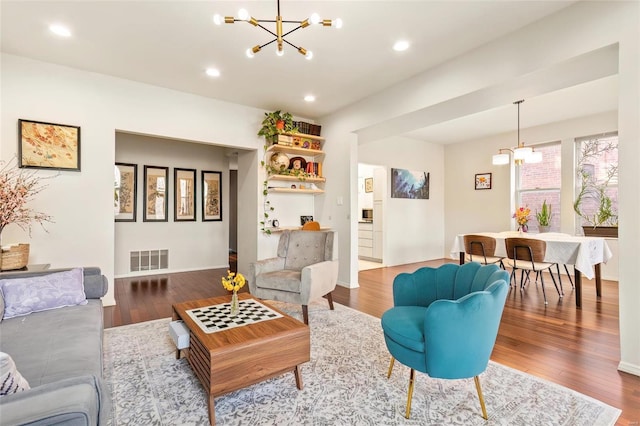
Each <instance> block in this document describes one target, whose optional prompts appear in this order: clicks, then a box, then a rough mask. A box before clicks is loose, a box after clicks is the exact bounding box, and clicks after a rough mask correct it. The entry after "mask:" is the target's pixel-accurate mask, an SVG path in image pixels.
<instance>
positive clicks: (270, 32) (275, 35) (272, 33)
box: [258, 24, 278, 37]
mask: <svg viewBox="0 0 640 426" xmlns="http://www.w3.org/2000/svg"><path fill="white" fill-rule="evenodd" d="M258 27H260V28H262V29H263V30H265V31H266V32H268V33H269V34H271V35H272V36H274V37H278V34H276V33H274V32H273V31H271V30H270V29H268V28H265V27H263V26H262V25H260V24H258Z"/></svg>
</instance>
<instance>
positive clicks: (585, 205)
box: [573, 139, 618, 238]
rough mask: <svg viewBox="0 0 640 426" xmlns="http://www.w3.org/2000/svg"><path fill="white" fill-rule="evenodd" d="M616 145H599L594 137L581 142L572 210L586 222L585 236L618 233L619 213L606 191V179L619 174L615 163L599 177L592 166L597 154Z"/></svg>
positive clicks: (613, 234)
mask: <svg viewBox="0 0 640 426" xmlns="http://www.w3.org/2000/svg"><path fill="white" fill-rule="evenodd" d="M615 148H617V144H613V143H609V144H606V145H604V146H600V145H599V143H598V140H597V139H595V140H591V141H587V142H586V143H585V144H584V145H583V148H582V152H581V156H580V160H579V162H578V168H577V174H578V179H579V181H580V190H579V191H578V195H577V196H576V199H575V201H574V202H573V210H574V211H575V212H576V213H577V214H578V216H580V217H581V218H582V219H583V221H584V222H586V223H587V225H583V226H582V229H583V231H584V235H585V236H598V237H615V238H617V237H618V213H617V212H616V211H615V209H614V208H613V202H612V200H611V197H610V195H609V194H608V193H607V189H608V186H609V182H611V181H612V180H614V181H615V180H617V178H618V164H617V163H615V164H611V165H609V167H608V169H607V170H606V174H605V177H604V178H603V179H601V180H600V181H598V179H597V178H596V176H594V175H595V174H594V172H593V166H592V160H594V159H595V158H596V157H597V156H599V155H601V154H602V153H603V152H607V151H610V150H613V149H615ZM584 222H583V223H584Z"/></svg>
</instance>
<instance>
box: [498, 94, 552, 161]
mask: <svg viewBox="0 0 640 426" xmlns="http://www.w3.org/2000/svg"><path fill="white" fill-rule="evenodd" d="M523 102H524V99H521V100H519V101H515V102H514V104H516V105H517V106H518V140H517V142H518V145H517V146H516V147H514V148H500V149H499V150H498V153H497V154H495V155H494V156H493V158H492V161H491V163H492V164H493V165H495V166H498V165H504V164H509V152H511V153H512V154H513V162H514V163H515V164H516V165H517V166H519V165H520V164H522V163H539V162H541V161H542V152H540V151H535V150H534V149H533V148H532V147H530V146H525V144H524V142H522V141H521V140H520V104H521V103H523ZM503 151H508V152H503Z"/></svg>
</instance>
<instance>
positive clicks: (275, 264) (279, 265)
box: [247, 257, 284, 294]
mask: <svg viewBox="0 0 640 426" xmlns="http://www.w3.org/2000/svg"><path fill="white" fill-rule="evenodd" d="M283 269H284V257H273V258H271V259H264V260H259V261H257V262H253V263H251V264H250V265H249V276H248V277H247V279H248V281H249V292H250V293H252V294H254V293H255V290H256V277H257V276H258V275H260V274H264V273H266V272H273V271H281V270H283Z"/></svg>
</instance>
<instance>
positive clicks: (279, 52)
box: [276, 49, 284, 56]
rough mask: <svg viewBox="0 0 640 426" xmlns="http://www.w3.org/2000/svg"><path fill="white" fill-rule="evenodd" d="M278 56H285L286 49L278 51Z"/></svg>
mask: <svg viewBox="0 0 640 426" xmlns="http://www.w3.org/2000/svg"><path fill="white" fill-rule="evenodd" d="M276 55H278V56H282V55H284V49H276Z"/></svg>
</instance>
